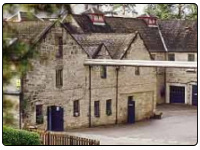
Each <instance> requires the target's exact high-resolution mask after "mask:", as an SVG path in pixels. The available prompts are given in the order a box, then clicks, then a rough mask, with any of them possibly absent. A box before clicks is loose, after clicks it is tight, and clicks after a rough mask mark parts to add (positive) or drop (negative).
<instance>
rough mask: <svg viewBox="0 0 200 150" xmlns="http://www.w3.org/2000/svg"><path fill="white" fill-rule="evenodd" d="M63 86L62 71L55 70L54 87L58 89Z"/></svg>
mask: <svg viewBox="0 0 200 150" xmlns="http://www.w3.org/2000/svg"><path fill="white" fill-rule="evenodd" d="M62 86H63V69H58V70H56V87H57V88H60V87H62Z"/></svg>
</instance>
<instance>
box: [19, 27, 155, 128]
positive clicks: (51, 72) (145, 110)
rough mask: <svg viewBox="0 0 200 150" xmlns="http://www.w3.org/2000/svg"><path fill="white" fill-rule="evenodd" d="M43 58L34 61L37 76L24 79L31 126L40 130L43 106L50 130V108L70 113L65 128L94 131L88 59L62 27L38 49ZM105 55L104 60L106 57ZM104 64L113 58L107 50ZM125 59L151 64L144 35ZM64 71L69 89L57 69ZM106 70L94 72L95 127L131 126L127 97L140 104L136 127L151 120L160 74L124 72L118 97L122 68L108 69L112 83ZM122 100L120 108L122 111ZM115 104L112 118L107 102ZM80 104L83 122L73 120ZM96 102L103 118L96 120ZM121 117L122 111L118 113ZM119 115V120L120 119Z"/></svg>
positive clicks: (131, 69)
mask: <svg viewBox="0 0 200 150" xmlns="http://www.w3.org/2000/svg"><path fill="white" fill-rule="evenodd" d="M57 35H59V36H62V37H63V59H58V58H56V57H55V56H56V52H57V51H58V45H56V44H55V37H56V36H57ZM37 50H38V51H39V54H40V57H37V58H35V59H33V60H32V65H33V70H32V71H30V72H28V73H27V75H26V78H25V79H24V86H23V88H24V99H25V101H27V104H28V105H27V107H26V109H25V111H26V114H27V116H26V118H25V122H26V124H28V125H36V123H35V122H36V114H35V109H36V108H35V106H36V104H38V103H39V104H43V114H44V124H42V125H38V127H39V128H43V129H46V127H47V107H48V106H61V107H62V108H63V109H64V128H65V129H71V128H78V127H88V125H89V101H90V99H89V80H90V79H89V67H87V66H84V65H83V64H84V63H83V62H84V60H85V59H86V58H87V55H86V53H85V52H84V51H83V50H82V49H81V47H80V46H79V44H77V43H76V41H75V40H74V39H73V38H72V36H71V35H70V34H69V33H67V31H66V30H65V29H63V28H61V27H60V25H59V24H56V26H55V27H53V28H51V29H50V31H49V32H48V34H47V35H46V37H45V38H44V39H43V40H42V41H41V43H40V44H39V45H38V47H37ZM102 55H104V56H102ZM99 58H107V59H110V57H108V53H107V52H106V50H105V47H102V50H101V51H100V53H99ZM124 59H133V60H136V59H141V60H150V54H149V52H148V51H147V49H146V47H145V46H144V43H143V41H142V39H141V38H140V36H139V35H137V38H136V40H135V41H134V43H132V45H131V48H130V50H129V51H128V53H127V55H126V57H125V58H124ZM57 68H63V86H62V87H61V88H57V87H56V78H55V77H56V69H57ZM100 68H101V66H93V67H92V68H91V125H92V126H98V125H107V124H114V123H115V122H116V116H118V118H117V119H118V123H125V122H127V111H128V110H127V105H128V103H127V97H128V96H133V97H134V101H135V102H136V107H135V109H136V121H138V120H142V119H145V118H149V117H150V116H151V115H152V114H153V112H154V110H155V104H156V71H155V69H154V68H140V75H135V68H134V67H121V68H120V70H119V78H118V83H119V85H118V95H117V93H116V91H117V90H116V86H117V80H116V79H117V78H116V67H107V77H106V78H101V76H100ZM117 96H118V105H116V102H117ZM109 99H111V100H112V106H111V107H112V114H111V115H107V114H106V100H109ZM75 100H79V101H80V116H78V117H74V116H73V102H74V101H75ZM94 101H100V117H95V115H94ZM116 108H117V109H118V111H117V109H116ZM117 112H118V114H116V113H117Z"/></svg>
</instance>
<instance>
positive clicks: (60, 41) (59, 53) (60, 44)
mask: <svg viewBox="0 0 200 150" xmlns="http://www.w3.org/2000/svg"><path fill="white" fill-rule="evenodd" d="M57 40H58V41H57V42H56V43H57V45H58V51H57V53H56V58H63V38H62V37H60V36H59V37H57Z"/></svg>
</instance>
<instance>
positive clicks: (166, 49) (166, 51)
mask: <svg viewBox="0 0 200 150" xmlns="http://www.w3.org/2000/svg"><path fill="white" fill-rule="evenodd" d="M157 27H158V32H159V35H160V38H161V41H162V44H163V47H164V49H165V58H164V59H165V61H166V60H167V53H168V48H167V46H166V43H165V40H164V37H163V35H162V32H161V30H160V27H159V24H158V23H157ZM166 82H167V81H166V68H164V86H165V98H164V100H165V103H166V94H167V93H166V89H167V87H166Z"/></svg>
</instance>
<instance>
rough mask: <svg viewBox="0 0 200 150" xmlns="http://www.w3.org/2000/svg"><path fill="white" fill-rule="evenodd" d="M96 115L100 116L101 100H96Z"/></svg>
mask: <svg viewBox="0 0 200 150" xmlns="http://www.w3.org/2000/svg"><path fill="white" fill-rule="evenodd" d="M94 116H95V117H100V102H99V101H95V102H94Z"/></svg>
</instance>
